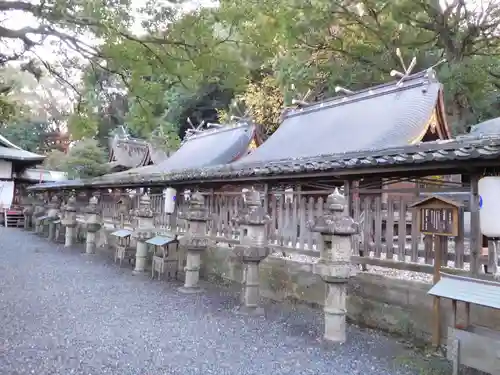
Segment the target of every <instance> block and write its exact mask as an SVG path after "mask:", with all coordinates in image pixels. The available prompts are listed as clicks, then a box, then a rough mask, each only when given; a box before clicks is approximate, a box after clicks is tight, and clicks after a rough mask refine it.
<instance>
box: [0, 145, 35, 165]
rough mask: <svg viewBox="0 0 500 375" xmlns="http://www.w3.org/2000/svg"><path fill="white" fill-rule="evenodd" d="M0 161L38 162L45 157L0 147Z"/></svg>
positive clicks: (17, 149)
mask: <svg viewBox="0 0 500 375" xmlns="http://www.w3.org/2000/svg"><path fill="white" fill-rule="evenodd" d="M0 159H5V160H14V161H24V162H40V161H43V160H44V159H45V156H43V155H38V154H34V153H33V152H29V151H26V150H23V149H20V148H8V147H3V146H0Z"/></svg>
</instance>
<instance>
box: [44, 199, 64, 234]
mask: <svg viewBox="0 0 500 375" xmlns="http://www.w3.org/2000/svg"><path fill="white" fill-rule="evenodd" d="M47 207H48V211H47V221H48V223H49V237H48V238H49V240H51V241H53V240H55V236H56V225H57V224H56V220H58V219H59V209H60V207H61V203H60V202H59V198H58V196H57V195H53V196H52V198H51V199H50V203H49V204H48V206H47Z"/></svg>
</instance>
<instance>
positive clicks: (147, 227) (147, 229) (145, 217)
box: [132, 194, 154, 275]
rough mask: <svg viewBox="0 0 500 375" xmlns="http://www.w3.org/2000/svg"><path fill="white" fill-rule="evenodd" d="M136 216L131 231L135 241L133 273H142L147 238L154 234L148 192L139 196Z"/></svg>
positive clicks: (146, 251) (152, 214) (146, 252)
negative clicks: (135, 224)
mask: <svg viewBox="0 0 500 375" xmlns="http://www.w3.org/2000/svg"><path fill="white" fill-rule="evenodd" d="M134 215H135V217H136V218H137V228H135V230H134V232H133V233H132V238H135V240H136V241H137V245H136V250H135V267H134V271H133V272H132V273H133V274H134V275H140V274H143V273H144V272H145V271H146V261H147V259H148V244H147V243H146V241H147V240H149V239H150V238H152V237H153V236H154V232H153V231H154V222H153V221H154V213H153V210H152V208H151V198H150V197H149V195H148V194H144V195H142V196H141V199H140V200H139V208H138V209H137V210H135V211H134Z"/></svg>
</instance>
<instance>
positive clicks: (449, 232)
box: [410, 196, 463, 237]
mask: <svg viewBox="0 0 500 375" xmlns="http://www.w3.org/2000/svg"><path fill="white" fill-rule="evenodd" d="M462 206H463V205H462V204H461V203H459V202H455V201H452V200H450V199H446V198H441V197H436V196H431V197H428V198H425V199H423V200H421V201H419V202H416V203H413V204H412V205H411V206H410V207H413V208H415V209H416V210H417V212H418V226H419V227H418V228H419V231H420V233H423V234H430V235H436V236H447V237H455V236H458V215H459V209H460V208H461V207H462Z"/></svg>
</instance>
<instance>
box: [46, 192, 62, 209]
mask: <svg viewBox="0 0 500 375" xmlns="http://www.w3.org/2000/svg"><path fill="white" fill-rule="evenodd" d="M59 207H61V202H59V198H58V197H57V195H54V196H52V198H51V199H50V202H49V204H48V208H50V209H53V210H57V209H58V208H59Z"/></svg>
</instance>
